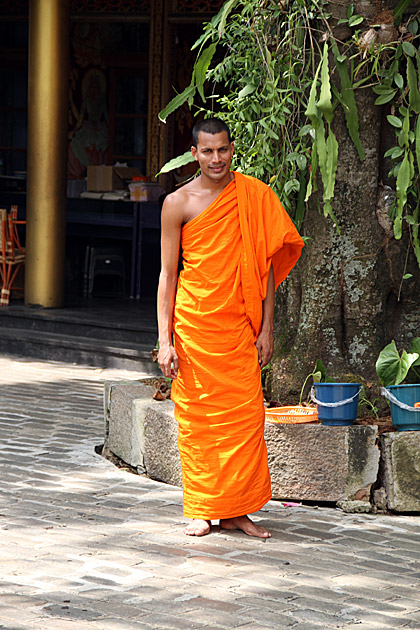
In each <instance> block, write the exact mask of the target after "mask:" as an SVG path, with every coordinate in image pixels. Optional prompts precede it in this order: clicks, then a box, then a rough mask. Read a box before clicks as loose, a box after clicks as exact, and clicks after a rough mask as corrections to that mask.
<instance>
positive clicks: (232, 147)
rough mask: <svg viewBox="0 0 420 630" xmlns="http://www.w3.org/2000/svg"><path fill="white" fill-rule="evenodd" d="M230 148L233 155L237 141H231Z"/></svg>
mask: <svg viewBox="0 0 420 630" xmlns="http://www.w3.org/2000/svg"><path fill="white" fill-rule="evenodd" d="M230 150H231V151H232V155H233V154H234V153H235V143H234V142H231V143H230Z"/></svg>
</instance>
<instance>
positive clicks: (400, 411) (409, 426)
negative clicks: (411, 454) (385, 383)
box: [381, 384, 420, 431]
mask: <svg viewBox="0 0 420 630" xmlns="http://www.w3.org/2000/svg"><path fill="white" fill-rule="evenodd" d="M381 392H382V394H383V395H384V396H385V398H388V400H389V403H390V405H391V416H392V424H393V425H394V426H395V428H396V429H397V431H420V408H417V407H414V403H416V402H420V385H418V384H417V385H390V386H389V387H387V388H384V387H383V388H382V389H381Z"/></svg>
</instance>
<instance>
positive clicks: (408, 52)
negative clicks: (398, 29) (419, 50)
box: [402, 42, 416, 57]
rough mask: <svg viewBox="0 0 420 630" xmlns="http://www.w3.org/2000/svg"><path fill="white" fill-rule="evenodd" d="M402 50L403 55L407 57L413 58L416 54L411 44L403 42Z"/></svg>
mask: <svg viewBox="0 0 420 630" xmlns="http://www.w3.org/2000/svg"><path fill="white" fill-rule="evenodd" d="M402 49H403V51H404V52H405V54H406V55H408V56H409V57H414V56H415V54H416V49H415V48H414V46H413V44H411V43H410V42H403V43H402Z"/></svg>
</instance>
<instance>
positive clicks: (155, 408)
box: [105, 382, 380, 507]
mask: <svg viewBox="0 0 420 630" xmlns="http://www.w3.org/2000/svg"><path fill="white" fill-rule="evenodd" d="M153 391H154V388H153V387H151V386H150V385H147V384H144V383H140V382H139V383H134V384H133V382H129V383H127V382H119V383H107V384H106V386H105V446H106V447H107V448H108V449H109V450H110V451H111V452H112V453H114V454H115V455H117V456H118V457H120V458H121V459H122V460H124V461H125V462H127V463H128V464H130V465H131V466H134V467H137V469H138V470H139V472H145V473H146V474H148V475H149V476H150V477H151V478H152V479H156V480H159V481H163V482H165V483H170V484H173V485H177V486H181V485H182V474H181V464H180V459H179V453H178V446H177V438H178V424H177V422H176V420H175V418H174V413H173V409H174V405H173V403H172V402H171V401H169V400H168V401H163V402H157V401H154V400H153V399H152V394H153ZM376 437H377V427H375V426H373V427H372V426H352V427H324V426H321V425H303V424H301V425H288V424H285V425H276V424H269V423H267V424H266V428H265V438H266V442H267V450H268V461H269V467H270V472H271V477H272V489H273V498H276V499H295V500H311V501H334V502H338V501H341V502H343V501H353V500H355V501H358V502H359V503H360V502H364V503H365V505H366V506H368V507H369V505H370V504H369V498H370V491H371V486H372V484H373V483H374V482H375V481H376V479H377V476H378V468H379V456H380V454H379V449H378V448H377V446H376ZM362 507H363V506H362Z"/></svg>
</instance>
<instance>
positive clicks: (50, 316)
mask: <svg viewBox="0 0 420 630" xmlns="http://www.w3.org/2000/svg"><path fill="white" fill-rule="evenodd" d="M0 329H14V330H16V331H18V330H30V331H32V332H40V333H53V334H59V335H63V334H64V335H67V336H76V337H86V338H88V339H91V338H95V339H101V340H105V341H106V342H112V341H116V342H118V344H121V345H124V346H125V345H126V342H129V343H134V344H142V345H147V346H148V347H149V349H152V348H154V347H155V344H156V339H157V330H156V323H155V318H154V317H153V316H152V315H151V314H150V312H145V314H143V313H142V312H141V311H140V312H139V316H138V317H135V316H134V315H132V317H131V318H130V319H129V320H128V319H127V317H125V316H124V315H123V316H122V317H121V319H120V320H119V319H118V317H116V316H115V315H109V314H108V315H107V314H106V313H105V314H103V313H101V312H100V311H98V310H93V312H90V311H89V309H84V310H82V309H80V310H77V309H32V308H31V309H28V308H24V307H21V306H10V307H6V308H0ZM118 344H116V345H118Z"/></svg>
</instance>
